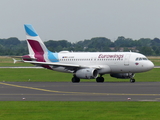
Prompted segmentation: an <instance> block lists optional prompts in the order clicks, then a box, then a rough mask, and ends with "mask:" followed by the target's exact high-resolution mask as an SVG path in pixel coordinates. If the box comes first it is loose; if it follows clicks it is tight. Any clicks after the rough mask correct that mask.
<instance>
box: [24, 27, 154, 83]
mask: <svg viewBox="0 0 160 120" xmlns="http://www.w3.org/2000/svg"><path fill="white" fill-rule="evenodd" d="M24 28H25V31H26V37H27V39H26V41H27V45H28V50H29V54H28V55H24V56H23V57H22V60H23V62H25V63H31V64H35V65H37V66H42V67H44V68H47V69H50V70H54V71H59V72H67V73H72V74H73V77H72V79H71V81H72V82H73V83H77V82H80V79H96V81H97V82H104V77H103V75H105V74H110V76H111V77H115V78H120V79H130V82H132V83H133V82H135V79H134V76H135V73H141V72H146V71H149V70H151V69H153V68H154V64H153V63H152V62H151V61H150V60H148V59H147V57H146V56H144V55H142V54H140V53H135V52H69V51H61V52H59V53H55V52H51V51H49V50H48V49H47V48H46V46H45V44H44V43H43V42H42V40H41V38H40V37H39V35H38V34H37V32H36V31H35V29H34V28H33V27H32V25H30V24H25V25H24Z"/></svg>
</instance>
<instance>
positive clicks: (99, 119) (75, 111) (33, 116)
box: [0, 57, 160, 120]
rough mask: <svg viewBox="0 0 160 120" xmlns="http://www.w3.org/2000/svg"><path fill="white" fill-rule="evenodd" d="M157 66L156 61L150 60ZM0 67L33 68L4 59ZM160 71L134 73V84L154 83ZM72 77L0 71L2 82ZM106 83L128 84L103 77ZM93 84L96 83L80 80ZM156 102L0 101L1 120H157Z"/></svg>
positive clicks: (68, 78)
mask: <svg viewBox="0 0 160 120" xmlns="http://www.w3.org/2000/svg"><path fill="white" fill-rule="evenodd" d="M151 60H153V62H154V64H156V65H160V62H159V58H157V57H156V58H151ZM0 66H32V65H30V64H26V63H17V64H13V61H12V59H11V58H4V59H3V60H2V59H1V61H0ZM159 73H160V69H156V68H155V69H153V70H151V71H149V72H144V73H137V74H136V76H135V79H136V81H137V82H157V81H160V80H159ZM71 78H72V74H68V73H60V72H55V71H51V70H47V69H12V68H6V69H0V81H1V82H2V81H5V82H9V81H10V82H16V81H17V82H70V81H71ZM104 78H105V82H128V81H129V80H128V79H127V80H124V79H116V78H112V77H110V76H109V75H104ZM82 81H83V82H84V81H94V82H95V80H82ZM159 113H160V104H159V102H132V101H126V102H80V101H77V102H68V101H66V102H60V101H57V102H55V101H0V120H135V119H136V120H159V118H160V114H159Z"/></svg>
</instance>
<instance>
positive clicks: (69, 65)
mask: <svg viewBox="0 0 160 120" xmlns="http://www.w3.org/2000/svg"><path fill="white" fill-rule="evenodd" d="M24 62H25V63H31V64H36V65H53V66H63V67H77V68H80V67H82V66H80V65H75V64H65V63H55V62H54V63H53V62H37V61H24Z"/></svg>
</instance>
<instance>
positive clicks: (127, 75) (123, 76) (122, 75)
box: [110, 73, 134, 79]
mask: <svg viewBox="0 0 160 120" xmlns="http://www.w3.org/2000/svg"><path fill="white" fill-rule="evenodd" d="M110 76H111V77H115V78H121V79H128V78H133V77H134V73H112V74H110Z"/></svg>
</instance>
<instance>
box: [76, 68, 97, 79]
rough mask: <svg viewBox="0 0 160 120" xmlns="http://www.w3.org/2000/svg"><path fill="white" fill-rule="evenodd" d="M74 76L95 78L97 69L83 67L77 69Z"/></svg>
mask: <svg viewBox="0 0 160 120" xmlns="http://www.w3.org/2000/svg"><path fill="white" fill-rule="evenodd" d="M75 75H76V77H78V78H82V79H95V78H97V76H98V71H97V70H95V69H91V68H85V69H80V70H77V71H76V73H75Z"/></svg>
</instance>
